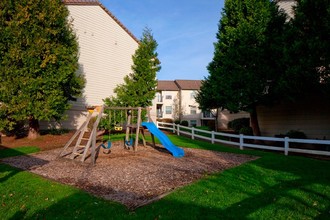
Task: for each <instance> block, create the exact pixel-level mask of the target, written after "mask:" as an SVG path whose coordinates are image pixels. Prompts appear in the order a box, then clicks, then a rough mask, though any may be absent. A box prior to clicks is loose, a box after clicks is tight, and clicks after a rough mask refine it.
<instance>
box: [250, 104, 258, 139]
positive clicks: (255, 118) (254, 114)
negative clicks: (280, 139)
mask: <svg viewBox="0 0 330 220" xmlns="http://www.w3.org/2000/svg"><path fill="white" fill-rule="evenodd" d="M250 121H251V127H252V131H253V135H254V136H260V128H259V122H258V115H257V107H256V105H253V106H252V111H251V112H250Z"/></svg>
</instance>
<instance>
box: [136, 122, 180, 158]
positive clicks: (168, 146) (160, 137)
mask: <svg viewBox="0 0 330 220" xmlns="http://www.w3.org/2000/svg"><path fill="white" fill-rule="evenodd" d="M142 126H144V127H146V128H148V130H149V132H150V133H151V134H153V135H155V136H156V137H157V138H158V140H160V142H161V143H162V145H163V146H164V147H165V148H166V149H167V150H168V151H169V152H171V153H172V155H173V156H174V157H178V158H179V157H183V156H184V151H183V150H182V149H181V148H179V147H177V146H175V145H174V144H173V143H172V142H171V141H170V139H169V138H168V137H167V136H166V134H164V133H163V132H162V131H161V130H159V129H158V128H157V127H156V125H155V124H154V123H153V122H142Z"/></svg>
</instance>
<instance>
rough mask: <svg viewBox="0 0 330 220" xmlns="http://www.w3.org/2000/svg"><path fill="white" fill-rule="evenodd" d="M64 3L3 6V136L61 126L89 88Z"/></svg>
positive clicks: (43, 0)
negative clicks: (24, 125)
mask: <svg viewBox="0 0 330 220" xmlns="http://www.w3.org/2000/svg"><path fill="white" fill-rule="evenodd" d="M68 15H69V12H68V9H67V8H66V7H65V6H64V4H63V3H62V1H61V0H1V1H0V33H1V34H0V82H1V83H0V130H2V129H11V128H13V127H14V126H15V124H17V123H19V122H22V121H28V123H29V138H36V137H37V136H38V134H39V120H51V119H56V120H60V119H61V118H62V117H63V114H64V112H65V111H66V110H67V109H69V108H70V105H69V100H74V97H75V96H77V95H80V93H81V90H82V88H83V85H84V80H83V78H82V77H81V76H77V75H76V70H77V69H78V44H77V41H76V38H75V35H74V34H73V32H72V28H71V25H70V23H68V20H67V18H68Z"/></svg>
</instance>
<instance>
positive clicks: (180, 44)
mask: <svg viewBox="0 0 330 220" xmlns="http://www.w3.org/2000/svg"><path fill="white" fill-rule="evenodd" d="M101 2H102V4H103V5H104V6H105V7H106V8H107V9H108V10H109V11H110V12H111V13H113V14H114V15H115V16H116V17H117V18H118V19H119V21H120V22H121V23H122V24H123V25H124V26H125V27H126V28H127V29H128V30H129V31H130V32H131V33H133V35H134V36H135V37H137V38H138V39H140V38H141V36H142V32H143V29H145V28H146V27H148V28H150V29H151V30H152V33H153V36H154V38H155V40H156V41H157V43H158V48H157V53H158V59H159V60H160V61H161V70H160V71H159V72H158V74H157V79H159V80H174V79H193V80H199V79H204V77H206V76H208V71H207V68H206V67H207V65H208V64H209V63H210V62H211V61H212V58H213V52H214V45H213V44H214V42H216V33H217V32H218V24H219V20H220V16H221V12H222V8H223V4H224V0H101Z"/></svg>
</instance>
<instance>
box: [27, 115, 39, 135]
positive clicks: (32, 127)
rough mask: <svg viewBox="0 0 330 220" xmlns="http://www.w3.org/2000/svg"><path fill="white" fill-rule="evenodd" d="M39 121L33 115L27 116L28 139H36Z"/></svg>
mask: <svg viewBox="0 0 330 220" xmlns="http://www.w3.org/2000/svg"><path fill="white" fill-rule="evenodd" d="M39 129H40V128H39V121H38V120H37V119H35V118H34V117H32V116H31V117H30V118H29V134H28V139H36V138H38V137H39V135H40V134H39Z"/></svg>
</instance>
